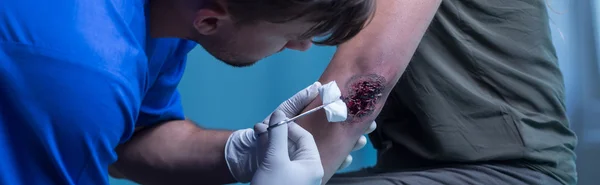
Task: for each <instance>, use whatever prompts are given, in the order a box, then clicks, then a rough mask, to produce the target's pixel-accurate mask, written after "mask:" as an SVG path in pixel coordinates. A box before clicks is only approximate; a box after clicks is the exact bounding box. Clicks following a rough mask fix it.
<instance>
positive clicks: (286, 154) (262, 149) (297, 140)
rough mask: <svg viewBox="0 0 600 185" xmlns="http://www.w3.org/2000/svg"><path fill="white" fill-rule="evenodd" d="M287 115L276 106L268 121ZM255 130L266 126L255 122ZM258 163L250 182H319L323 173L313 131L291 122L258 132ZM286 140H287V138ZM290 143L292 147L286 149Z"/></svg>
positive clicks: (287, 184)
mask: <svg viewBox="0 0 600 185" xmlns="http://www.w3.org/2000/svg"><path fill="white" fill-rule="evenodd" d="M286 119H289V118H288V117H286V116H285V114H284V113H283V112H282V111H280V110H277V111H275V112H274V113H273V114H272V115H271V118H270V121H269V122H270V125H274V124H276V123H278V122H280V121H284V120H286ZM254 128H255V130H254V131H255V132H257V133H259V131H262V130H264V129H265V128H266V125H265V124H261V123H259V124H257V125H255V127H254ZM258 139H259V140H264V141H265V142H258V149H259V155H260V156H261V157H260V166H259V167H258V170H257V171H256V173H255V174H254V177H253V178H252V182H251V183H250V185H319V184H321V179H322V178H323V175H324V173H325V172H324V170H323V166H322V165H321V157H320V156H319V151H318V149H317V144H316V143H315V140H314V139H313V136H312V134H310V133H309V132H308V131H306V130H304V129H303V128H302V127H300V126H299V125H297V124H296V123H294V122H290V123H288V124H282V125H279V126H275V127H269V128H268V134H260V135H258ZM288 140H289V141H288ZM288 143H289V144H294V145H295V146H296V147H295V148H296V149H295V150H293V151H289V147H288Z"/></svg>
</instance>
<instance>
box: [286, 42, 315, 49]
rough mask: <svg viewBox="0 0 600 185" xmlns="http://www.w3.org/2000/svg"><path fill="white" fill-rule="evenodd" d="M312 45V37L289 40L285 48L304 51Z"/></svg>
mask: <svg viewBox="0 0 600 185" xmlns="http://www.w3.org/2000/svg"><path fill="white" fill-rule="evenodd" d="M311 46H312V39H306V40H295V41H289V42H288V43H287V44H286V45H285V48H288V49H293V50H298V51H306V50H308V49H309V48H310V47H311Z"/></svg>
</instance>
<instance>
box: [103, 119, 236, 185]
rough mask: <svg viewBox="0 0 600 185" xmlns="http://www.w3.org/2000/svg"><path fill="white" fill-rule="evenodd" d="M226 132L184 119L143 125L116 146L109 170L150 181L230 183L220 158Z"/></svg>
mask: <svg viewBox="0 0 600 185" xmlns="http://www.w3.org/2000/svg"><path fill="white" fill-rule="evenodd" d="M229 135H231V132H230V131H216V130H206V129H202V128H199V127H198V126H196V125H195V124H194V123H192V122H191V121H188V120H186V121H171V122H167V123H164V124H161V125H158V126H156V127H153V128H147V129H144V130H141V131H138V132H136V134H135V135H134V136H133V138H132V139H131V140H130V141H129V142H127V143H125V144H123V145H121V146H119V147H118V148H117V153H118V155H119V160H118V161H117V162H116V163H115V164H113V166H111V168H112V170H113V171H112V173H111V174H112V175H121V177H124V178H127V179H129V180H133V181H135V182H138V183H140V184H150V185H152V184H227V183H233V182H235V180H234V178H233V177H232V176H231V173H230V172H229V169H228V168H227V164H226V162H225V158H224V148H225V143H226V142H227V139H228V138H229ZM114 170H116V171H114Z"/></svg>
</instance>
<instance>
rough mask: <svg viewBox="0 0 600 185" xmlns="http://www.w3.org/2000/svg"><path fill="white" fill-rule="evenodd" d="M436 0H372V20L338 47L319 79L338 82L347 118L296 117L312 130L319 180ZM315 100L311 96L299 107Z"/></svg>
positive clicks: (334, 164) (399, 65)
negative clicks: (320, 169) (330, 120)
mask: <svg viewBox="0 0 600 185" xmlns="http://www.w3.org/2000/svg"><path fill="white" fill-rule="evenodd" d="M440 3H441V0H381V1H378V2H377V10H376V13H375V16H374V18H373V20H372V22H371V23H370V24H369V25H368V26H367V27H366V28H365V29H364V30H363V31H362V32H361V33H359V34H358V35H357V36H356V37H355V38H353V39H352V40H350V41H348V42H347V43H345V44H343V45H341V46H340V47H339V48H338V50H337V52H336V54H335V56H334V58H333V60H332V61H331V63H330V64H329V66H328V67H327V69H326V70H325V72H324V73H323V75H322V76H321V78H320V79H319V81H321V82H322V83H327V82H330V81H333V80H335V81H336V82H337V83H338V85H339V87H340V89H341V91H342V96H343V98H344V100H345V101H346V104H347V105H348V108H349V115H348V120H346V121H345V122H344V123H341V124H338V123H336V124H332V123H328V122H327V120H326V117H325V114H324V113H323V112H322V111H321V113H315V114H311V115H309V116H306V117H304V118H302V119H301V120H298V123H299V124H300V125H302V127H304V128H305V129H307V130H308V131H310V132H311V133H312V134H313V136H314V137H315V141H316V142H317V145H318V147H319V153H320V155H321V161H322V163H323V167H324V169H325V176H324V178H323V184H325V183H326V182H327V181H328V180H329V179H330V178H331V176H332V175H333V174H334V173H335V171H336V170H337V168H338V167H339V165H340V164H341V163H342V162H343V160H344V158H345V157H346V156H347V155H348V154H349V153H350V151H351V149H352V147H353V146H354V144H355V143H356V141H357V140H358V138H359V137H360V136H361V135H362V134H363V133H364V132H365V131H366V129H367V128H368V126H369V124H370V123H371V121H373V120H374V119H375V117H376V116H377V114H379V112H380V110H381V108H382V107H383V104H384V103H385V100H386V99H387V97H388V95H389V93H390V91H391V89H392V88H393V86H394V85H395V84H396V82H397V81H398V80H399V78H400V76H401V75H402V73H403V72H404V70H405V69H406V67H407V65H408V63H409V61H410V59H411V58H412V55H413V54H414V52H415V50H416V48H417V46H418V44H419V42H420V40H421V38H422V37H423V34H424V33H425V31H426V30H427V27H428V26H429V24H430V22H431V20H432V19H433V16H434V15H435V12H436V11H437V8H438V7H439V5H440ZM357 93H363V94H364V95H365V96H357ZM320 104H321V100H320V99H317V100H315V101H314V102H312V103H311V104H310V105H309V106H308V107H307V108H306V109H305V110H308V109H311V108H313V107H316V106H319V105H320Z"/></svg>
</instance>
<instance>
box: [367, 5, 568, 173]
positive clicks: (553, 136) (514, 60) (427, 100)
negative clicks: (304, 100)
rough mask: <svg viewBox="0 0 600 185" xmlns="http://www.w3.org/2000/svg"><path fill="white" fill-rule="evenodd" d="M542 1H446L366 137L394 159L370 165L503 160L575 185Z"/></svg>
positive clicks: (561, 95)
mask: <svg viewBox="0 0 600 185" xmlns="http://www.w3.org/2000/svg"><path fill="white" fill-rule="evenodd" d="M545 2H546V1H545V0H444V1H443V3H442V5H441V7H440V9H439V10H438V12H437V14H436V15H435V18H434V20H433V22H432V23H431V25H430V27H429V29H428V31H427V32H426V34H425V36H424V37H423V39H422V41H421V44H420V46H419V47H418V49H417V51H416V53H415V55H414V57H413V59H412V61H411V63H410V64H409V66H408V68H407V70H406V71H405V73H404V74H403V76H402V78H401V79H400V81H399V82H398V83H397V84H396V86H395V87H394V89H393V91H392V92H391V94H390V97H389V98H388V100H387V102H386V105H385V106H384V108H383V110H382V112H381V114H380V116H379V117H378V119H377V121H378V129H377V131H376V132H374V133H373V134H371V139H372V140H373V143H374V146H375V147H376V148H377V149H378V151H379V153H380V155H386V154H385V153H382V151H383V150H388V147H390V146H391V148H392V149H393V150H399V151H401V152H396V153H395V154H394V155H395V156H394V158H397V159H399V160H396V161H393V162H392V161H383V160H385V157H381V156H380V157H379V159H378V160H379V161H378V163H379V164H381V163H386V164H387V165H395V166H396V167H397V168H415V167H423V166H428V165H436V164H442V163H478V162H490V161H511V162H514V163H517V164H519V165H523V166H525V167H528V168H531V169H535V170H537V171H540V172H543V173H545V174H548V175H550V176H552V177H554V178H556V179H557V180H559V181H561V182H562V183H564V184H575V183H576V181H577V173H576V171H575V153H574V148H575V146H576V144H577V139H576V136H575V134H574V133H573V132H572V131H571V130H570V129H569V123H568V120H567V118H566V113H565V104H564V84H563V78H562V74H561V72H560V70H559V67H558V62H557V56H556V52H555V49H554V46H553V45H552V41H551V33H550V28H549V18H548V12H547V10H546V3H545ZM386 143H388V144H389V143H391V145H387V144H386ZM398 153H401V154H398ZM387 157H388V158H389V156H387ZM398 161H403V162H398Z"/></svg>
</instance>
